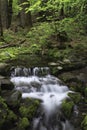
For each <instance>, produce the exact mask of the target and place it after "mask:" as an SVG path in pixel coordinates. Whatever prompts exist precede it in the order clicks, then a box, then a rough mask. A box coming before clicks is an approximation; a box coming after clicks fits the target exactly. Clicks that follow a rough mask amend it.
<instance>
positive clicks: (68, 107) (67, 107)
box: [61, 100, 74, 118]
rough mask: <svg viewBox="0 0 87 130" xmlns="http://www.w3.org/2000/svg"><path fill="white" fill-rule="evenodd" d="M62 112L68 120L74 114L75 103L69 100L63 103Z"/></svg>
mask: <svg viewBox="0 0 87 130" xmlns="http://www.w3.org/2000/svg"><path fill="white" fill-rule="evenodd" d="M61 107H62V112H63V113H64V115H65V117H66V118H70V117H71V115H72V113H73V108H74V102H73V101H69V100H64V101H63V102H62V106H61Z"/></svg>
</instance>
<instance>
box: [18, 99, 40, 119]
mask: <svg viewBox="0 0 87 130" xmlns="http://www.w3.org/2000/svg"><path fill="white" fill-rule="evenodd" d="M39 106H40V101H39V100H36V99H30V98H26V99H23V101H22V103H21V106H20V108H19V113H20V115H21V117H26V118H28V119H29V120H32V119H33V117H35V115H36V113H37V110H38V108H39Z"/></svg>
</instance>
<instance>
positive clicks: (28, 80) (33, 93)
mask: <svg viewBox="0 0 87 130" xmlns="http://www.w3.org/2000/svg"><path fill="white" fill-rule="evenodd" d="M11 81H12V82H13V83H14V85H15V89H17V90H20V91H21V92H22V97H23V98H26V97H30V98H34V99H40V100H41V101H42V102H41V109H40V115H39V116H38V117H37V118H34V120H33V130H74V128H73V127H72V126H71V125H70V123H69V121H68V120H66V119H65V117H64V116H63V114H62V112H61V103H62V101H63V100H64V99H66V98H68V96H67V94H68V92H69V89H68V87H67V86H65V85H63V84H62V83H61V81H60V80H59V79H58V78H56V77H54V76H52V75H50V71H49V68H48V67H41V68H38V67H35V68H23V67H22V68H20V67H17V68H12V69H11Z"/></svg>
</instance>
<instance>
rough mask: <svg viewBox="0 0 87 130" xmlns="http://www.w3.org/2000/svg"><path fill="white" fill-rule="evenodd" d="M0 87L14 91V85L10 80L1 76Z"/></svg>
mask: <svg viewBox="0 0 87 130" xmlns="http://www.w3.org/2000/svg"><path fill="white" fill-rule="evenodd" d="M0 87H1V89H2V90H12V89H14V85H13V83H12V82H11V81H10V79H6V78H5V77H2V76H0Z"/></svg>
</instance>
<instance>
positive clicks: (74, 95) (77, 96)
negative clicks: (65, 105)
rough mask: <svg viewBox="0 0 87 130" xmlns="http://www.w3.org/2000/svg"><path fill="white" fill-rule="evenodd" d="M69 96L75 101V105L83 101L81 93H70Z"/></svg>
mask: <svg viewBox="0 0 87 130" xmlns="http://www.w3.org/2000/svg"><path fill="white" fill-rule="evenodd" d="M68 96H69V97H70V98H71V99H72V100H73V102H74V103H76V104H77V103H79V102H80V101H81V94H80V93H69V94H68Z"/></svg>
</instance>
